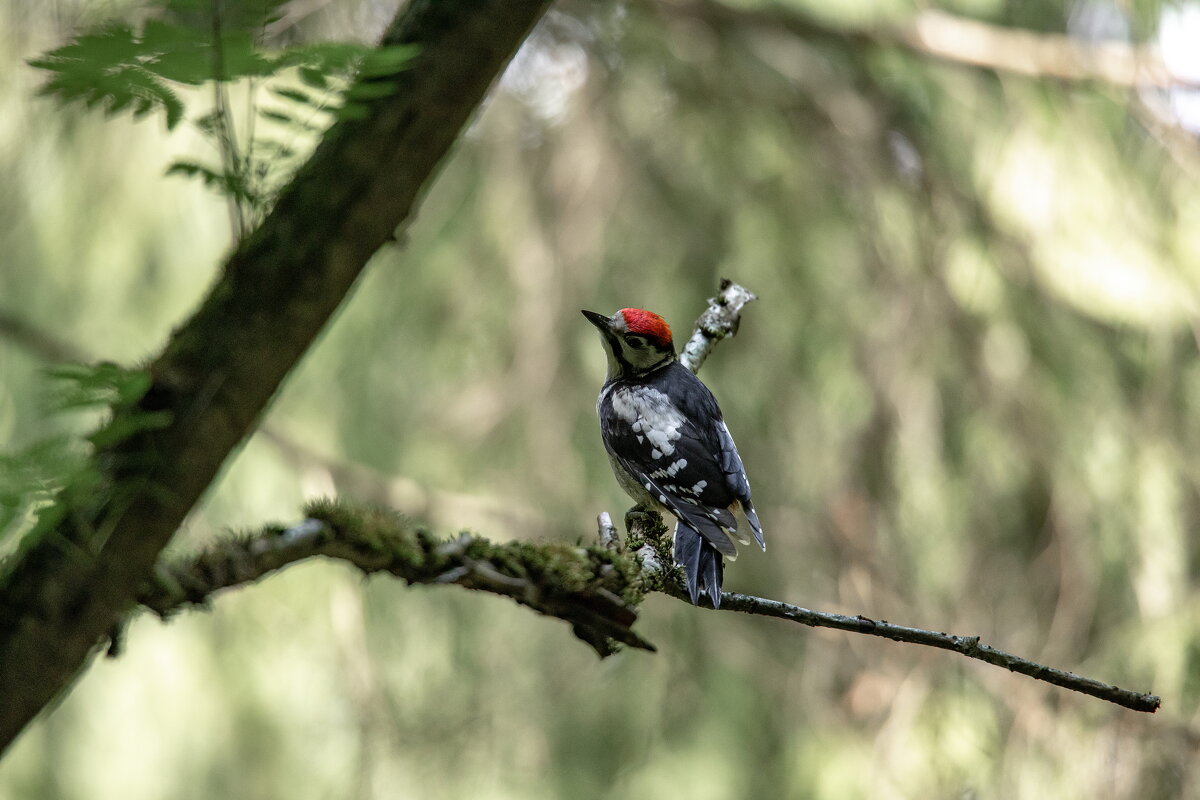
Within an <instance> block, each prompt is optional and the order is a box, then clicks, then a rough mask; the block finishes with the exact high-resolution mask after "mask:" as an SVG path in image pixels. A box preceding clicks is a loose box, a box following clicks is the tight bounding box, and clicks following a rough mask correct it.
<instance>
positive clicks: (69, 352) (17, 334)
mask: <svg viewBox="0 0 1200 800" xmlns="http://www.w3.org/2000/svg"><path fill="white" fill-rule="evenodd" d="M0 337H3V338H5V339H8V340H9V341H11V342H12V343H13V344H16V345H19V346H20V347H23V348H24V349H26V350H28V351H29V352H30V353H32V354H33V355H35V356H37V357H38V358H40V359H42V360H43V361H74V362H77V363H83V362H85V361H88V360H89V359H88V357H87V355H86V354H85V353H84V352H83V351H82V350H81V349H79V348H78V347H76V346H75V345H73V344H71V343H69V342H65V341H63V340H62V339H59V338H57V337H55V336H53V335H51V334H50V333H47V332H46V331H45V330H43V329H42V328H39V327H38V326H36V325H34V324H33V323H31V322H28V321H27V320H25V319H22V318H21V317H19V316H17V315H16V314H12V313H10V312H8V311H0Z"/></svg>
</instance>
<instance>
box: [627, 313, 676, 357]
mask: <svg viewBox="0 0 1200 800" xmlns="http://www.w3.org/2000/svg"><path fill="white" fill-rule="evenodd" d="M620 313H621V316H623V317H625V326H626V327H627V328H629V332H630V333H636V334H638V335H639V336H645V337H646V338H647V339H652V340H654V342H655V343H656V344H658V345H659V346H660V347H669V346H670V345H671V327H670V326H669V325H667V321H666V320H665V319H663V318H662V317H660V316H659V315H658V314H655V313H654V312H653V311H643V310H642V309H640V308H622V309H621V312H620Z"/></svg>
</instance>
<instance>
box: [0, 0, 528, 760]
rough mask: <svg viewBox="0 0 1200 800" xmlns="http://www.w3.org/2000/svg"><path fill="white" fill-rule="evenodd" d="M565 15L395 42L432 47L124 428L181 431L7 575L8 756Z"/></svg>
mask: <svg viewBox="0 0 1200 800" xmlns="http://www.w3.org/2000/svg"><path fill="white" fill-rule="evenodd" d="M548 4H549V0H507V1H506V2H501V0H470V1H469V2H468V0H414V1H413V2H411V3H408V4H406V5H405V6H404V8H403V10H401V11H400V12H399V13H398V16H397V18H396V20H395V21H394V22H393V24H392V25H391V26H390V27H389V29H388V31H387V33H386V34H385V36H384V38H383V44H384V45H385V46H392V45H407V44H415V45H417V48H418V52H417V55H416V56H414V58H413V59H412V60H411V61H410V62H408V63H406V65H405V69H404V70H403V71H401V72H396V73H394V74H389V75H373V76H371V77H367V78H364V79H363V81H364V82H365V83H372V84H378V83H380V82H386V83H387V84H388V86H386V87H381V86H378V85H375V86H372V87H367V88H369V89H375V90H377V89H380V88H386V89H387V90H388V91H386V92H380V91H370V92H368V93H367V94H369V96H370V97H372V98H375V99H370V100H363V101H362V103H361V104H362V105H363V108H364V114H363V116H362V117H361V118H355V119H349V118H347V119H343V120H341V121H339V122H338V123H336V124H335V125H334V126H333V127H332V128H330V129H329V131H328V132H327V133H326V135H325V136H324V138H323V140H322V141H321V143H320V145H319V146H318V147H317V149H316V151H315V152H314V154H313V155H312V157H311V158H310V159H309V161H308V162H307V163H306V164H305V165H304V167H303V168H301V169H300V171H299V172H298V173H297V174H296V176H295V178H294V179H293V180H292V182H291V183H290V184H289V185H288V186H287V188H285V189H284V191H283V192H282V193H281V194H280V196H279V199H278V202H277V203H276V205H275V207H274V209H272V211H271V212H270V214H269V215H268V216H267V217H266V219H264V220H263V222H262V224H261V225H260V226H259V227H258V229H257V230H255V231H254V232H253V233H251V234H250V235H249V236H247V237H246V238H245V239H244V240H243V241H242V242H240V243H239V246H238V249H237V251H236V252H235V253H234V254H233V255H232V256H231V257H230V259H229V261H228V262H227V263H226V264H225V267H224V269H223V271H222V274H221V278H220V279H219V280H218V281H217V283H216V284H215V286H214V287H213V289H212V291H211V293H210V294H209V296H208V297H207V298H206V299H205V300H204V302H203V304H202V305H201V306H200V308H199V309H198V310H197V311H196V313H195V314H194V316H193V317H192V318H191V319H190V320H187V321H186V322H184V323H183V324H182V325H180V326H179V327H178V328H177V329H176V331H175V333H174V334H173V335H172V336H171V339H170V340H169V341H168V343H167V345H166V347H165V348H164V350H163V352H162V354H161V355H159V356H158V357H157V358H156V359H155V360H154V361H153V362H152V363H151V364H150V367H149V372H150V375H151V378H152V385H151V386H150V389H149V391H148V392H147V393H146V394H145V396H144V397H143V398H142V400H141V402H140V403H138V404H137V406H136V407H134V408H131V409H125V410H122V411H119V412H118V418H117V420H116V421H115V424H116V423H120V422H121V421H122V420H123V419H126V420H128V419H134V420H136V419H145V418H148V417H149V418H154V419H162V418H163V417H168V418H169V419H170V422H169V424H168V425H166V426H165V427H161V428H155V429H153V430H144V429H143V430H141V431H140V432H139V433H137V434H136V435H134V436H132V437H130V438H128V439H126V440H124V441H123V442H121V443H120V444H117V445H115V446H113V447H111V448H109V449H106V450H102V451H100V452H99V453H97V456H96V463H97V465H98V467H99V468H100V471H101V474H100V482H99V485H98V487H97V488H95V489H82V488H81V489H80V490H78V491H76V492H73V493H72V492H66V491H64V493H63V494H62V495H61V496H60V500H59V503H58V504H57V505H56V506H54V507H51V508H48V509H45V510H44V511H43V514H45V515H46V516H44V517H43V520H49V521H50V522H49V523H48V524H47V527H46V529H44V530H43V529H39V530H38V535H37V536H36V538H27V540H26V541H25V542H23V543H22V546H21V551H20V554H19V557H17V558H16V560H15V561H14V562H13V563H12V564H11V566H10V567H8V569H7V570H6V572H4V574H0V664H2V665H3V667H2V668H0V751H2V750H3V749H5V748H7V746H8V745H9V744H10V743H11V742H12V741H13V739H14V738H15V737H16V736H17V734H19V733H20V731H21V730H22V729H23V728H24V727H25V725H26V724H28V722H29V721H30V720H31V719H32V718H33V717H34V716H35V715H36V714H37V713H38V712H39V711H40V710H41V709H42V708H44V707H45V706H46V705H47V704H48V703H50V701H51V700H52V699H53V698H54V697H55V696H56V695H57V694H58V693H59V692H61V691H62V690H63V689H65V688H66V687H67V686H68V685H69V684H70V682H71V681H72V679H73V678H74V677H75V675H76V674H77V673H78V672H79V670H80V669H81V668H82V667H83V666H84V665H85V664H86V663H87V661H88V658H89V657H90V654H91V653H92V652H93V651H94V649H95V648H96V647H97V645H98V644H100V643H101V642H102V641H103V640H104V638H105V637H106V636H107V634H108V633H109V632H110V631H111V630H112V629H113V627H114V626H115V625H116V624H117V622H118V621H119V620H120V619H121V618H122V617H123V616H124V615H125V613H126V612H127V611H128V610H129V609H130V608H131V607H132V606H133V604H134V602H135V594H136V592H137V591H138V587H140V586H142V585H143V583H144V582H145V581H146V580H147V577H148V576H149V575H150V574H151V572H152V570H153V567H154V564H155V562H156V561H157V559H158V556H159V553H160V552H161V551H162V549H163V547H164V546H166V544H167V542H168V541H169V540H170V538H171V536H172V535H173V534H174V533H175V532H176V531H177V530H178V529H179V526H180V524H181V523H182V522H183V519H184V517H185V516H186V515H187V514H188V512H189V511H190V510H191V509H192V507H193V506H194V505H195V504H196V502H197V500H198V499H199V498H200V496H201V495H202V493H203V492H204V491H205V490H206V489H207V488H208V486H209V485H210V484H211V483H212V481H213V479H214V478H215V477H216V475H217V472H218V471H219V470H220V468H221V465H222V464H224V462H225V460H226V459H227V458H228V456H229V454H230V453H231V452H232V451H233V450H234V448H236V447H237V446H238V444H239V443H240V442H241V441H242V440H243V439H244V438H245V436H246V435H247V434H248V433H249V432H250V431H251V430H253V428H254V426H255V425H256V424H257V422H258V420H259V418H260V416H261V414H262V412H263V410H264V409H265V408H266V407H267V405H268V403H269V402H270V400H271V398H272V397H273V396H274V395H275V393H276V392H277V391H278V390H279V387H280V385H281V384H282V382H283V380H284V378H285V376H286V375H287V374H288V372H289V371H290V370H291V369H292V367H293V366H294V365H295V364H296V363H297V361H299V359H300V357H301V356H302V355H303V354H304V352H305V351H306V350H307V349H308V347H309V345H310V344H311V343H312V341H313V340H314V339H315V337H316V336H317V334H318V333H319V332H320V331H321V329H322V328H323V327H324V325H325V323H326V321H327V320H328V319H329V318H330V316H331V315H332V314H333V312H334V311H335V310H336V309H337V307H338V306H339V305H340V304H341V302H342V300H343V298H344V297H345V296H346V294H347V292H349V290H350V288H351V286H352V285H353V283H354V282H355V280H356V279H357V278H358V276H359V273H360V272H361V271H362V269H363V267H364V266H365V265H366V263H367V261H368V259H370V258H371V256H372V255H374V254H375V252H376V251H377V250H378V249H379V248H380V247H382V246H383V245H385V244H387V243H388V242H390V241H393V240H394V236H395V232H396V229H397V227H398V226H400V225H401V224H402V223H404V222H405V221H406V220H407V219H408V218H409V215H410V213H411V211H412V209H413V208H414V207H415V206H416V204H417V201H418V199H419V197H420V195H421V193H422V192H423V191H424V190H425V188H426V187H427V185H428V183H429V180H430V178H431V176H432V175H433V173H434V171H435V169H436V167H437V166H438V164H439V163H440V162H441V160H442V158H443V157H444V156H445V154H446V153H447V151H448V150H449V149H450V147H451V145H452V144H453V143H454V141H455V140H456V139H457V138H458V135H459V133H460V132H461V130H462V129H463V127H464V126H465V125H466V123H467V121H468V119H469V118H470V116H471V114H472V113H474V111H475V109H476V108H477V107H478V105H479V102H480V100H481V99H482V98H483V96H484V94H485V93H486V92H487V90H488V88H489V87H490V86H491V84H492V82H493V81H494V80H495V79H496V77H497V76H498V75H499V74H500V72H501V70H502V69H503V68H504V65H505V64H507V63H508V60H509V59H510V58H511V57H512V55H513V54H514V53H515V52H516V50H517V48H518V47H519V45H520V43H521V42H522V40H524V38H525V36H526V35H527V34H528V33H529V31H530V29H531V28H532V27H533V25H534V23H536V22H537V20H538V19H539V18H540V17H541V16H542V14H543V13H544V11H545V9H546V7H547V5H548Z"/></svg>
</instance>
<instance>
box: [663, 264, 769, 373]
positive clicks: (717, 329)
mask: <svg viewBox="0 0 1200 800" xmlns="http://www.w3.org/2000/svg"><path fill="white" fill-rule="evenodd" d="M757 299H758V296H757V295H755V294H753V293H752V292H750V291H749V290H748V289H746V288H745V287H744V286H739V285H738V284H736V283H734V282H733V281H731V280H729V279H728V278H722V279H721V290H720V291H719V292H717V296H716V297H710V298H708V308H707V309H706V310H705V312H704V313H703V314H701V315H700V319H698V320H696V328H695V330H694V331H692V337H691V338H690V339H688V341H687V344H685V345H684V346H683V352H682V353H681V354H680V355H679V361H680V363H682V364H683V365H684V366H685V367H687V368H688V369H690V370H691V371H692V372H699V371H700V367H702V366H704V360H705V359H706V358H708V354H709V353H711V352H712V349H713V348H714V347H716V346H717V342H719V341H721V340H722V339H724V338H725V337H726V336H734V335H736V334H737V331H738V325H739V324H741V321H742V307H743V306H745V305H746V304H747V303H749V302H752V301H754V300H757Z"/></svg>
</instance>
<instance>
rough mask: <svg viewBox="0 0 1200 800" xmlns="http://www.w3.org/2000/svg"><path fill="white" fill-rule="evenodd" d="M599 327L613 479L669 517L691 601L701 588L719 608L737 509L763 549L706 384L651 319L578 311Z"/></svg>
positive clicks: (733, 551) (732, 554) (602, 403)
mask: <svg viewBox="0 0 1200 800" xmlns="http://www.w3.org/2000/svg"><path fill="white" fill-rule="evenodd" d="M583 315H584V316H585V317H587V319H588V321H589V322H591V323H592V324H593V325H595V326H596V327H597V328H598V329H599V330H600V338H601V340H602V341H603V342H604V348H605V350H606V351H607V353H608V377H607V379H606V380H605V382H604V386H603V387H602V388H601V389H600V397H599V398H598V399H597V400H596V413H597V414H598V415H599V417H600V435H601V438H603V439H604V449H605V450H607V451H608V460H609V463H610V465H611V466H612V471H613V474H614V475H615V476H616V478H617V483H619V484H621V488H622V489H624V490H625V492H626V493H627V494H628V495H629V496H630V497H632V498H633V499H634V500H635V501H636V502H637V503H638V504H640V505H642V506H644V507H646V508H649V509H651V510H658V511H667V512H669V513H670V514H672V515H673V516H674V517H675V519H676V522H675V546H674V555H675V561H676V563H678V564H679V565H680V566H681V567H683V571H684V574H685V576H686V578H687V589H688V595H689V596H690V597H691V600H692V603H693V604H698V603H699V601H700V594H701V592H703V593H705V594H707V595H708V598H709V600H710V601H711V602H712V604H713V607H714V608H720V607H721V579H722V576H723V574H724V563H723V561H722V556H726V557H728V558H729V560H730V561H732V560H734V559H735V558H737V546H736V545H735V544H734V540H735V539H736V540H737V541H738V542H740V543H741V544H744V545H748V544H750V539H749V537H748V536H747V535H746V534H745V532H744V531H741V530H739V528H738V521H737V518H736V517H735V516H734V514H733V510H734V509H735V508H736V507H737V506H738V505H739V504H740V505H741V509H742V512H743V513H744V516H745V518H746V522H747V523H749V526H750V531H751V532H752V533H753V535H754V538H755V540H757V542H758V546H759V547H761V548H762V549H763V550H766V549H767V547H766V544H765V543H764V541H763V531H762V526H761V525H760V524H759V522H758V514H756V513H755V512H754V505H753V504H752V503H751V502H750V484H749V483H748V482H747V481H746V471H745V469H744V468H743V467H742V459H741V457H740V456H739V455H738V451H737V446H736V445H734V443H733V437H731V436H730V435H729V428H727V427H726V426H725V421H724V420H723V419H722V417H721V409H720V408H719V407H718V406H717V401H716V398H714V397H713V395H712V392H710V391H709V390H708V387H707V386H705V385H704V384H703V383H701V382H700V379H699V378H697V377H696V376H695V375H694V374H693V373H692V371H691V370H689V369H688V368H687V367H685V366H683V365H682V364H680V363H679V359H678V358H676V356H675V345H674V342H672V340H671V329H670V327H668V326H667V323H666V321H665V320H663V318H662V317H660V316H659V315H658V314H654V313H651V312H649V311H643V310H641V309H637V308H622V309H621V310H620V311H618V312H617V313H615V314H613V315H612V316H611V317H606V316H604V315H603V314H598V313H596V312H595V311H584V312H583Z"/></svg>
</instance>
